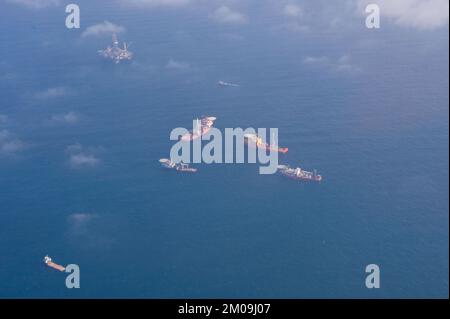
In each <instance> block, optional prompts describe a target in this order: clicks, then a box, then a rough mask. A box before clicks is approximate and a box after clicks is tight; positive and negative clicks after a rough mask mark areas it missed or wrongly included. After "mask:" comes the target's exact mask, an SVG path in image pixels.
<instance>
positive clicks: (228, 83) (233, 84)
mask: <svg viewBox="0 0 450 319" xmlns="http://www.w3.org/2000/svg"><path fill="white" fill-rule="evenodd" d="M217 84H218V85H221V86H232V87H238V86H239V84H235V83H230V82H225V81H218V82H217Z"/></svg>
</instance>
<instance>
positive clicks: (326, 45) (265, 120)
mask: <svg viewBox="0 0 450 319" xmlns="http://www.w3.org/2000/svg"><path fill="white" fill-rule="evenodd" d="M29 2H30V1H24V3H29ZM44 2H45V1H44ZM72 2H73V1H72ZM138 2H139V1H137V2H129V3H128V4H126V3H125V1H121V0H115V1H95V2H94V1H84V0H83V1H76V3H78V4H79V6H80V8H81V28H80V29H71V30H69V29H67V28H66V27H65V25H64V21H65V18H66V13H65V12H64V8H65V3H66V2H65V1H61V3H60V4H59V5H50V6H48V7H45V8H38V7H35V6H29V5H26V4H23V3H22V4H20V3H16V1H14V0H9V1H3V0H2V1H1V2H0V47H1V55H0V297H1V298H47V297H56V298H75V297H77V298H78V297H87V298H96V297H97V298H105V297H112V298H122V297H124V298H187V297H191V298H388V297H394V298H408V297H419V298H425V297H431V298H444V297H445V298H448V291H449V280H448V276H449V200H448V192H449V164H448V163H449V148H448V147H449V146H448V145H449V144H448V143H449V117H448V116H449V112H448V111H449V107H448V104H449V89H448V88H449V73H448V72H449V71H448V70H449V57H448V53H449V47H448V39H449V30H448V24H447V25H446V26H444V27H441V28H435V29H432V30H428V29H425V30H424V29H419V28H414V27H404V26H401V25H398V24H396V23H395V22H390V21H388V20H387V19H386V20H382V27H381V28H380V29H378V30H369V29H367V28H365V26H364V19H365V17H364V16H358V15H357V14H355V13H354V12H353V11H352V9H349V8H348V7H346V6H344V2H345V1H342V8H340V7H339V6H338V5H337V4H339V3H340V2H336V3H334V4H333V5H330V4H329V3H328V1H314V3H312V2H311V3H307V4H303V6H304V7H305V10H304V11H305V13H304V15H305V16H304V17H303V19H300V21H301V23H302V24H304V25H306V26H304V27H299V25H296V26H297V27H296V28H294V25H293V24H289V23H290V22H289V21H290V20H287V19H288V18H287V17H285V16H284V15H283V14H282V5H281V4H282V3H284V2H283V1H280V2H277V1H265V2H264V3H263V4H262V3H261V2H260V1H256V0H252V1H247V2H245V3H241V4H239V3H238V2H233V1H231V2H230V1H228V2H227V1H215V0H214V1H212V2H210V3H207V2H202V1H200V2H196V1H192V2H190V3H187V4H186V5H184V6H182V5H181V4H183V1H178V2H179V3H181V4H180V6H177V5H173V6H169V7H164V6H162V7H161V6H151V5H149V4H147V5H144V6H139V5H136V3H138ZM142 2H146V1H142ZM147 2H148V3H151V2H152V1H147ZM154 2H155V3H158V1H154ZM168 2H169V3H170V1H168ZM176 2H177V1H174V3H176ZM67 3H69V2H67ZM222 3H226V4H227V5H228V6H229V8H231V9H233V10H236V11H239V12H241V13H242V14H243V15H244V16H241V18H242V19H241V20H239V19H238V18H236V16H235V19H234V20H233V19H231V20H229V21H228V20H227V21H228V22H227V21H221V20H220V19H219V18H217V17H216V16H214V15H213V14H211V12H214V10H215V9H216V8H217V7H220V5H222ZM330 6H331V7H330ZM332 8H334V9H336V8H337V9H341V10H338V11H337V13H336V14H333V15H332V16H333V17H334V18H333V19H335V20H333V21H331V22H330V19H329V11H330V10H332ZM238 17H239V16H238ZM243 17H244V18H243ZM104 21H109V22H110V23H112V24H114V26H115V27H116V28H118V29H116V31H117V32H118V37H119V41H120V42H122V41H126V42H132V43H131V46H130V50H131V51H133V53H134V58H133V60H132V61H131V62H128V63H127V62H124V63H120V64H114V63H112V62H111V61H108V60H105V59H102V58H101V57H100V56H99V55H98V53H97V50H100V49H103V48H105V47H106V46H107V45H109V44H110V43H111V32H110V31H111V30H109V31H108V30H105V29H104V28H103V29H101V28H100V29H96V30H95V29H93V28H91V29H89V30H91V32H87V31H86V30H87V28H88V27H89V26H93V25H96V24H99V23H103V22H104ZM286 21H288V22H289V23H287V22H286ZM221 22H223V23H221ZM291 22H292V21H291ZM219 80H223V81H227V82H232V83H236V84H239V87H220V86H218V85H217V82H218V81H219ZM203 114H207V115H211V116H216V117H217V121H216V127H218V128H219V129H222V130H223V129H224V128H227V127H228V128H235V127H242V128H246V127H254V128H258V127H262V128H270V127H274V128H278V129H279V142H280V145H281V146H286V147H289V152H288V153H287V154H285V155H280V162H282V163H283V164H290V165H292V166H295V167H296V166H301V167H303V168H305V169H309V170H312V169H317V170H318V172H319V173H320V174H322V175H323V181H322V182H321V183H301V182H298V181H295V180H290V179H286V178H284V177H283V176H280V175H259V174H258V166H257V165H255V164H212V165H206V164H201V165H196V167H197V168H198V169H199V171H198V173H197V174H191V175H188V174H177V173H175V172H170V171H165V170H162V169H161V168H160V166H159V163H158V159H160V158H161V157H168V156H169V150H170V148H171V146H172V145H173V141H170V140H169V133H170V131H171V130H172V129H174V128H176V127H186V128H189V127H191V125H192V120H193V119H194V118H196V117H198V116H201V115H203ZM46 254H49V255H50V256H51V257H53V259H54V261H55V262H58V263H61V264H64V265H67V264H77V265H79V267H80V270H81V288H80V289H67V288H66V286H65V284H64V281H65V277H66V275H65V274H64V273H58V272H57V271H54V270H52V269H50V268H48V267H46V266H45V264H44V263H43V261H42V260H43V257H44V256H45V255H46ZM372 263H374V264H377V265H379V267H380V270H381V288H380V289H367V288H366V286H365V278H366V275H367V274H366V273H365V267H366V265H368V264H372Z"/></svg>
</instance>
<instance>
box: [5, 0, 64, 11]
mask: <svg viewBox="0 0 450 319" xmlns="http://www.w3.org/2000/svg"><path fill="white" fill-rule="evenodd" d="M7 1H8V2H11V3H17V4H20V5H23V6H26V7H28V8H32V9H41V8H46V7H50V6H57V5H59V3H60V0H7Z"/></svg>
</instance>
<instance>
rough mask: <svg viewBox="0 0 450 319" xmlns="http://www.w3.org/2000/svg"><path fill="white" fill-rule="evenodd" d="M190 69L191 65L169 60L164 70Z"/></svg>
mask: <svg viewBox="0 0 450 319" xmlns="http://www.w3.org/2000/svg"><path fill="white" fill-rule="evenodd" d="M190 67H191V65H190V64H189V63H187V62H182V61H176V60H173V59H170V60H169V62H167V64H166V68H167V69H172V70H188V69H189V68H190Z"/></svg>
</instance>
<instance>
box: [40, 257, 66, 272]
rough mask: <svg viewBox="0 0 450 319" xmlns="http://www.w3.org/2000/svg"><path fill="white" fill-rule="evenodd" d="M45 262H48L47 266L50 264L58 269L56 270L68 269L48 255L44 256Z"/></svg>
mask: <svg viewBox="0 0 450 319" xmlns="http://www.w3.org/2000/svg"><path fill="white" fill-rule="evenodd" d="M44 262H45V263H46V264H47V266H49V267H51V268H53V269H56V270H59V271H64V270H66V268H65V267H63V266H61V265H58V264H55V263H54V262H53V261H52V259H51V258H50V257H49V256H48V255H47V256H45V257H44Z"/></svg>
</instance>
